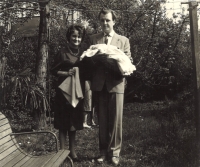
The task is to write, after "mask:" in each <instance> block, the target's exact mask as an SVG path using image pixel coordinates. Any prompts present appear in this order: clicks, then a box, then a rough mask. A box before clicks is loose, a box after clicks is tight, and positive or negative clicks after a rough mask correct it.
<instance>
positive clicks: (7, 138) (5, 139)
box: [0, 135, 11, 150]
mask: <svg viewBox="0 0 200 167" xmlns="http://www.w3.org/2000/svg"><path fill="white" fill-rule="evenodd" d="M10 140H11V137H10V135H7V136H5V137H4V138H2V139H0V150H1V146H2V145H4V144H5V143H7V142H9V141H10Z"/></svg>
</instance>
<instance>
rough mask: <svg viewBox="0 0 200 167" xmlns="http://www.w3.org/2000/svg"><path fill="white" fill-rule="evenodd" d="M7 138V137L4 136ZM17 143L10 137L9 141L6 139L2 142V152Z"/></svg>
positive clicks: (0, 146)
mask: <svg viewBox="0 0 200 167" xmlns="http://www.w3.org/2000/svg"><path fill="white" fill-rule="evenodd" d="M3 139H7V138H3ZM13 145H15V144H14V143H13V141H12V140H11V139H8V140H7V141H6V140H5V141H4V143H3V144H0V154H1V153H2V152H4V151H5V150H7V149H8V148H10V147H12V146H13Z"/></svg>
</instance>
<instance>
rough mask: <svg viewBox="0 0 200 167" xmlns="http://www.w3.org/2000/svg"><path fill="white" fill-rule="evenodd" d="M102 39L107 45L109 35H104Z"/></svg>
mask: <svg viewBox="0 0 200 167" xmlns="http://www.w3.org/2000/svg"><path fill="white" fill-rule="evenodd" d="M104 37H105V41H104V43H105V44H106V45H107V44H108V37H109V34H106V35H105V36H104Z"/></svg>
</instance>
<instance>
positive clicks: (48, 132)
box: [10, 131, 59, 152]
mask: <svg viewBox="0 0 200 167" xmlns="http://www.w3.org/2000/svg"><path fill="white" fill-rule="evenodd" d="M29 134H30V135H31V134H36V135H37V134H50V135H51V136H53V138H54V140H55V143H56V151H57V152H58V151H59V148H58V138H57V136H56V134H55V133H53V132H51V131H36V132H19V133H10V135H11V136H19V135H29Z"/></svg>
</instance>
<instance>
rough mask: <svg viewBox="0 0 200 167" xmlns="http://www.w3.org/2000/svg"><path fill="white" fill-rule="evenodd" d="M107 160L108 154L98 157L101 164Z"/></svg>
mask: <svg viewBox="0 0 200 167" xmlns="http://www.w3.org/2000/svg"><path fill="white" fill-rule="evenodd" d="M105 160H106V156H105V155H101V156H100V157H99V158H97V162H98V163H99V164H102V163H103V162H104V161H105Z"/></svg>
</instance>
